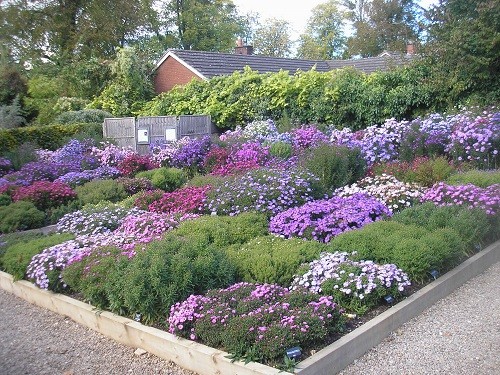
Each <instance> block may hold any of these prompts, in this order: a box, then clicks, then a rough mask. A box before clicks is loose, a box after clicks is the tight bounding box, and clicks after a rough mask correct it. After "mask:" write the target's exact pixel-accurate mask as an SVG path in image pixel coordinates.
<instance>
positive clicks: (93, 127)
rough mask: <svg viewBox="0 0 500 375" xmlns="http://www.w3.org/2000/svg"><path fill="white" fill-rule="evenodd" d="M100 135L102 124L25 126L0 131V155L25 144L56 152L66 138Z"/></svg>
mask: <svg viewBox="0 0 500 375" xmlns="http://www.w3.org/2000/svg"><path fill="white" fill-rule="evenodd" d="M82 133H83V134H85V135H86V136H88V135H102V123H101V122H99V123H92V124H70V125H62V124H56V125H46V126H26V127H22V128H15V129H8V130H0V154H4V153H6V152H8V151H13V150H15V149H16V148H17V147H18V146H20V145H22V144H23V143H26V142H31V143H34V144H36V145H37V146H38V147H39V148H43V149H47V150H56V149H57V148H59V147H61V146H62V145H64V144H65V143H66V142H67V140H68V137H74V136H75V135H78V134H82Z"/></svg>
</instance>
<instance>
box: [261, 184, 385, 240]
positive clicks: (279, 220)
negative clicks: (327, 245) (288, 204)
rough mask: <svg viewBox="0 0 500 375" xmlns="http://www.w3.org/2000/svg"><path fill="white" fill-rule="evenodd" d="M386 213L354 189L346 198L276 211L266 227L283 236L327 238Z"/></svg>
mask: <svg viewBox="0 0 500 375" xmlns="http://www.w3.org/2000/svg"><path fill="white" fill-rule="evenodd" d="M390 215H391V212H390V210H389V209H388V208H387V207H386V206H385V205H384V204H383V203H381V202H379V201H378V200H376V199H375V198H372V197H369V196H367V195H365V194H359V193H358V194H354V195H353V196H351V197H347V198H343V197H338V196H335V197H333V198H330V199H323V200H317V201H312V202H308V203H306V204H304V205H303V206H299V207H292V208H290V209H288V210H286V211H283V212H281V213H279V214H277V215H276V216H274V217H273V218H272V219H271V221H270V223H269V231H270V232H271V233H274V234H276V235H279V236H283V237H284V238H291V237H299V238H305V239H313V240H316V241H320V242H329V241H330V240H331V239H332V238H333V237H335V236H337V235H339V234H341V233H343V232H346V231H350V230H352V229H357V228H361V227H363V226H364V225H366V224H368V223H371V222H373V221H377V220H381V219H382V218H384V217H386V216H390Z"/></svg>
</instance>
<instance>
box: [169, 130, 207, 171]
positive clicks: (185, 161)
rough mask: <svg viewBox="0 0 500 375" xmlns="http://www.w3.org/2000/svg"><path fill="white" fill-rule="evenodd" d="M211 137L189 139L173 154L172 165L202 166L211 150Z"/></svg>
mask: <svg viewBox="0 0 500 375" xmlns="http://www.w3.org/2000/svg"><path fill="white" fill-rule="evenodd" d="M210 143H211V142H210V137H209V136H205V137H202V138H193V139H188V141H187V142H186V143H185V144H183V145H182V146H181V147H180V148H178V149H177V150H176V151H175V152H174V154H173V155H172V160H171V166H172V167H176V168H201V167H202V166H203V161H204V160H205V156H206V154H207V153H208V151H209V150H210Z"/></svg>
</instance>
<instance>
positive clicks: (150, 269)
mask: <svg viewBox="0 0 500 375" xmlns="http://www.w3.org/2000/svg"><path fill="white" fill-rule="evenodd" d="M234 276H235V270H234V267H233V266H232V264H231V262H230V261H229V260H228V258H227V256H226V254H225V253H224V251H222V250H220V249H219V248H217V247H216V246H205V245H204V244H202V243H200V242H198V241H196V240H193V239H190V238H173V237H169V238H166V239H164V240H160V241H156V242H151V243H149V244H148V245H146V249H145V251H140V252H139V253H138V254H137V255H136V256H135V257H134V258H132V259H130V260H129V261H128V264H127V265H125V266H124V267H123V268H122V267H115V268H114V269H113V270H112V271H111V275H110V277H109V280H108V281H107V282H108V285H107V287H106V288H107V293H108V299H109V301H110V306H111V308H112V309H113V310H115V311H116V310H118V308H119V307H121V310H124V311H126V312H128V314H129V315H131V314H134V313H140V314H141V315H142V318H143V320H144V321H145V322H159V320H160V319H163V318H164V317H165V315H166V314H167V312H168V308H169V307H170V306H171V305H173V304H174V303H175V302H178V301H181V300H183V299H185V298H187V297H188V296H189V295H190V294H201V293H204V292H206V291H207V290H208V289H211V288H221V287H227V286H228V285H230V284H231V283H232V282H234V280H235V277H234Z"/></svg>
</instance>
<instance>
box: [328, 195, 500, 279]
mask: <svg viewBox="0 0 500 375" xmlns="http://www.w3.org/2000/svg"><path fill="white" fill-rule="evenodd" d="M495 220H496V221H498V220H497V219H496V218H491V217H488V215H486V213H485V212H484V211H482V210H478V209H469V208H465V207H459V206H447V207H437V206H435V205H434V204H432V203H426V204H422V205H417V206H415V207H412V208H408V209H406V210H403V211H402V212H401V213H398V214H396V215H394V217H393V218H392V220H390V221H379V222H376V223H373V224H368V225H366V226H365V227H363V228H362V229H360V230H356V231H351V232H347V233H343V234H341V235H339V236H337V237H336V238H334V239H333V240H332V241H331V242H330V244H329V247H330V250H329V251H331V252H334V251H347V252H352V251H357V257H358V258H359V259H369V260H373V261H376V262H384V263H394V264H396V265H397V266H398V267H400V268H402V269H403V270H404V271H405V272H407V273H408V274H409V275H410V278H411V279H412V280H415V281H417V282H423V281H425V279H426V278H428V277H429V275H428V273H429V272H430V271H431V270H434V269H435V270H438V271H439V272H445V271H447V270H449V269H450V268H452V267H453V266H455V265H456V264H458V262H459V261H461V260H463V259H464V258H465V257H466V256H467V255H470V254H472V253H474V252H475V251H477V250H479V249H480V248H481V247H482V246H483V245H485V244H486V243H487V242H490V241H491V239H492V235H493V234H492V233H494V232H495V230H494V227H493V226H492V224H491V223H492V222H493V221H495Z"/></svg>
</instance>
